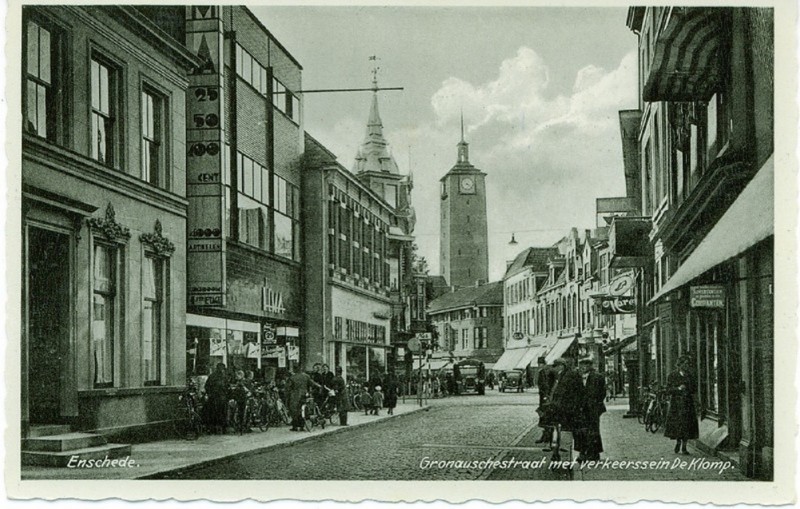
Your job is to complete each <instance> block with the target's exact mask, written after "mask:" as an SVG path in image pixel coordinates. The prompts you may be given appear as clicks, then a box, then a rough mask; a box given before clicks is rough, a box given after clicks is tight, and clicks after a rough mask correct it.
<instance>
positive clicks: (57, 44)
mask: <svg viewBox="0 0 800 509" xmlns="http://www.w3.org/2000/svg"><path fill="white" fill-rule="evenodd" d="M31 8H32V7H25V8H24V10H23V24H22V27H23V29H22V52H21V56H22V59H21V62H20V66H21V71H22V81H23V87H22V90H23V93H22V101H21V103H22V104H21V106H22V120H23V124H22V130H23V132H24V133H28V134H30V135H32V136H37V137H39V138H41V139H45V140H47V141H50V142H54V143H64V142H65V140H64V138H65V136H66V132H65V131H64V130H63V129H62V127H63V123H64V114H65V110H66V105H64V104H63V102H62V101H55V100H53V99H54V98H53V95H54V94H55V92H56V91H57V90H58V91H60V92H61V93H62V94H66V93H67V92H68V90H67V87H66V85H67V83H65V82H64V80H63V63H64V45H65V44H66V42H67V41H66V35H67V32H66V31H65V30H64V29H63V27H62V26H61V25H59V24H57V23H56V22H55V21H53V20H52V19H50V18H49V17H48V16H45V15H43V14H40V13H39V12H38V11H29V10H28V9H31ZM29 23H33V24H35V25H37V26H38V28H39V30H40V31H41V30H43V29H44V30H46V31H47V32H48V33H49V37H50V51H49V53H50V55H49V59H50V60H49V62H50V65H49V67H50V69H49V74H50V76H49V80H50V81H49V83H47V82H46V81H45V80H44V79H43V78H42V77H41V76H39V75H31V74H29V73H28V65H29V61H28V44H29V40H28V35H29V34H28V24H29ZM37 44H38V41H37ZM40 57H41V52H40V51H37V58H40ZM29 82H32V83H33V84H34V85H35V86H36V87H37V90H38V87H39V86H42V87H43V88H44V89H45V104H46V106H45V114H44V122H45V134H44V136H42V135H40V134H39V132H38V126H34V127H35V128H36V130H35V131H32V130H29V129H28V126H27V119H28V107H29V104H30V103H29V101H30V94H29V93H28V89H29ZM37 117H38V101H37ZM37 121H38V118H37Z"/></svg>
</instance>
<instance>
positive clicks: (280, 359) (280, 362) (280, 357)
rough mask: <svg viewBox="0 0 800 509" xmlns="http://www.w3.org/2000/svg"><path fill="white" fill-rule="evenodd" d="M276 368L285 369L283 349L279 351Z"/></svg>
mask: <svg viewBox="0 0 800 509" xmlns="http://www.w3.org/2000/svg"><path fill="white" fill-rule="evenodd" d="M278 367H279V368H285V367H286V352H284V351H283V349H281V351H280V352H279V353H278Z"/></svg>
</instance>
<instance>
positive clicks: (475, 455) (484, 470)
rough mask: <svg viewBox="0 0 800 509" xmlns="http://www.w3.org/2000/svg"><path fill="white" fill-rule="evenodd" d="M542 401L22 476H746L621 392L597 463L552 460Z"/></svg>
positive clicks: (149, 449) (274, 431)
mask: <svg viewBox="0 0 800 509" xmlns="http://www.w3.org/2000/svg"><path fill="white" fill-rule="evenodd" d="M537 402H538V397H537V396H536V393H535V391H534V392H530V391H526V392H525V393H522V394H500V393H497V391H487V393H486V395H485V396H472V395H470V396H460V397H449V398H444V399H432V400H428V401H426V404H425V406H423V407H422V408H421V407H420V406H419V405H418V404H417V402H416V401H414V400H410V399H409V400H406V402H404V403H399V404H398V407H397V408H396V409H395V415H394V416H389V415H387V414H386V412H385V410H384V411H383V412H382V414H381V415H380V416H377V417H376V416H365V415H363V413H359V412H351V413H350V415H349V421H350V424H351V425H350V426H347V427H341V426H336V425H332V426H326V427H325V429H324V430H322V429H318V428H315V429H314V430H312V431H311V432H300V433H298V432H291V431H289V429H288V427H281V428H270V429H269V430H267V431H265V432H259V431H257V430H256V431H254V432H252V433H249V434H245V435H242V436H239V435H231V434H228V435H210V436H204V437H201V438H200V439H199V440H197V441H183V440H163V441H158V442H152V443H146V444H137V445H134V446H133V451H132V454H131V460H133V462H134V464H135V466H134V467H131V468H102V469H75V468H73V469H66V468H65V469H57V468H42V467H39V468H30V467H26V468H24V469H23V471H22V479H24V480H27V479H59V480H61V479H142V478H149V479H231V480H246V479H296V480H356V479H363V480H566V479H574V480H578V481H581V480H582V481H605V480H615V481H624V480H631V481H634V480H639V481H642V480H647V481H656V480H658V481H661V480H663V481H672V480H691V481H737V480H741V481H745V480H749V479H748V478H747V477H745V476H744V475H743V474H742V473H741V472H739V471H738V470H737V469H736V468H735V467H734V466H733V465H732V464H730V463H726V462H725V460H720V459H718V458H715V457H713V456H708V455H706V454H704V453H703V452H702V451H700V450H699V449H697V448H696V447H694V446H693V445H692V444H691V443H690V445H689V454H688V455H681V454H675V453H673V446H674V442H673V441H671V440H669V439H667V438H665V437H664V436H663V431H660V432H658V433H650V432H647V431H645V429H644V426H643V425H641V424H639V422H638V421H637V420H636V419H635V418H633V419H631V418H624V417H623V416H624V414H625V413H626V412H627V410H628V402H627V399H624V398H623V399H616V400H612V401H610V402H608V403H607V404H606V405H607V408H608V411H607V412H606V413H605V414H603V416H602V418H601V424H600V426H601V433H602V438H603V444H604V449H605V451H604V452H603V454H602V456H601V460H602V461H601V462H600V463H597V464H588V465H583V466H582V467H579V466H577V465H575V464H573V465H571V466H572V468H571V470H567V469H556V468H553V466H552V464H551V463H550V453H549V452H546V451H544V450H543V446H542V445H541V444H537V443H536V440H537V439H538V438H539V437H540V436H541V429H540V428H539V427H538V426H537V415H536V413H535V408H536V403H537ZM423 410H424V411H423ZM566 456H567V455H566V454H564V455H562V459H565V458H566Z"/></svg>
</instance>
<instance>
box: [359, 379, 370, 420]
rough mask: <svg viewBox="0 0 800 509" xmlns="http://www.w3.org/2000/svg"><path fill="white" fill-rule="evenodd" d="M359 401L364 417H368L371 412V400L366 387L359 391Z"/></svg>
mask: <svg viewBox="0 0 800 509" xmlns="http://www.w3.org/2000/svg"><path fill="white" fill-rule="evenodd" d="M359 400H360V401H361V406H363V407H364V415H368V414H369V413H370V411H371V410H372V398H371V397H370V395H369V388H368V387H367V386H366V385H365V386H364V387H363V388H362V389H361V395H360V397H359Z"/></svg>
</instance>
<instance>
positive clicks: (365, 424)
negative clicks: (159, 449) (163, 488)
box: [133, 405, 431, 480]
mask: <svg viewBox="0 0 800 509" xmlns="http://www.w3.org/2000/svg"><path fill="white" fill-rule="evenodd" d="M430 409H431V407H430V406H429V405H426V406H424V407H421V408H415V409H413V410H409V411H408V412H403V413H402V414H398V415H393V416H392V417H389V418H386V419H381V420H378V421H368V422H362V423H360V424H353V425H349V426H340V427H338V428H336V429H334V430H332V431H328V432H325V433H320V434H312V435H307V436H304V437H302V438H298V439H297V440H290V441H288V442H283V443H279V444H271V445H266V446H263V447H256V448H255V449H250V450H247V451H242V452H237V453H234V454H230V455H227V456H222V457H219V458H211V459H208V460H202V461H199V462H197V463H192V464H190V465H186V466H183V467H177V468H168V469H165V470H160V471H158V472H153V473H149V474H145V475H142V476H137V477H133V479H143V480H146V479H150V480H158V479H163V478H164V476H166V475H169V474H177V473H185V472H191V471H193V470H198V469H200V468H205V467H209V466H212V465H215V464H217V463H223V462H226V461H232V460H236V459H240V458H246V457H249V456H255V455H257V454H261V453H263V452H266V451H269V450H273V449H283V448H286V447H292V446H294V445H298V444H302V443H306V442H310V441H313V440H318V439H321V438H323V437H327V436H330V435H335V434H338V433H347V432H348V431H352V430H355V429H359V428H365V427H368V426H373V425H375V424H379V423H381V422H386V421H390V420H392V419H399V418H401V417H405V416H407V415H414V414H417V413H419V412H422V411H428V410H430Z"/></svg>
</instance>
